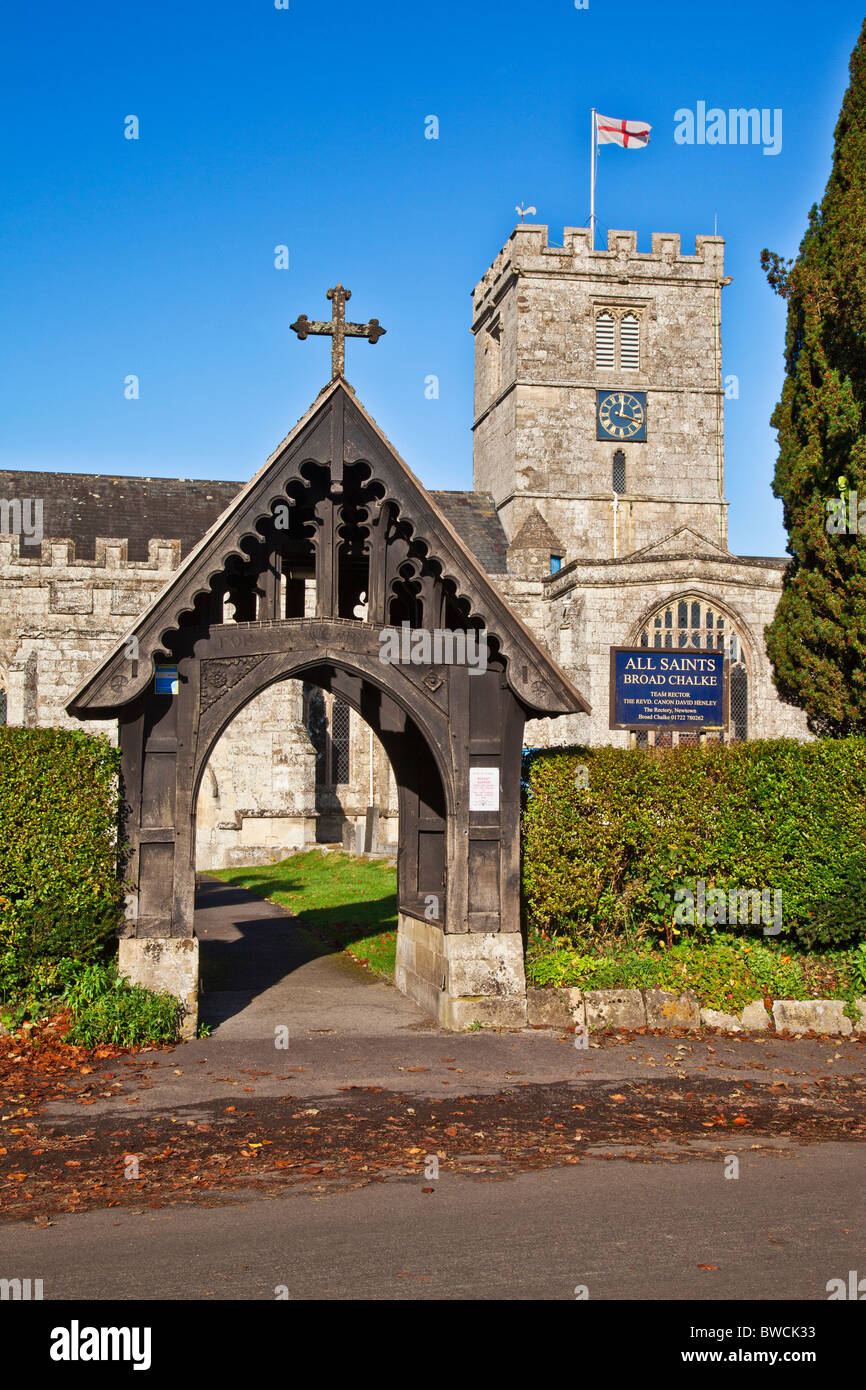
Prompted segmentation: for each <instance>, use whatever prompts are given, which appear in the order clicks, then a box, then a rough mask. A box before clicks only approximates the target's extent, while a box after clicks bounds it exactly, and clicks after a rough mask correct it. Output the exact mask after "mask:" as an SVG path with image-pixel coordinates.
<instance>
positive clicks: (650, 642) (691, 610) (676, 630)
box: [637, 595, 749, 747]
mask: <svg viewBox="0 0 866 1390" xmlns="http://www.w3.org/2000/svg"><path fill="white" fill-rule="evenodd" d="M637 645H638V646H641V647H664V648H677V649H678V648H681V647H689V648H703V649H704V650H705V651H718V652H724V653H725V655H726V656H727V658H728V669H729V673H730V682H731V684H730V719H729V725H728V730H727V735H726V737H727V739H728V740H729V741H730V742H740V741H741V740H743V739H746V738H748V736H749V670H748V665H747V662H746V649H745V644H744V642H743V639H742V636H741V635H740V633H739V632H738V631H737V627H736V624H735V623H734V622H733V621H732V619H731V617H730V615H729V614H726V613H722V612H720V611H719V607H718V605H717V604H713V603H712V602H711V601H710V600H708V599H703V598H694V597H692V596H691V595H686V596H684V597H683V598H681V599H668V600H666V601H665V602H664V603H662V604H660V605H659V607H658V608H657V609H656V610H655V612H654V613H651V614H650V616H649V618H648V619H647V620H646V622H645V623H644V624H643V626H642V628H641V631H640V635H639V637H638V642H637ZM678 741H679V743H681V744H683V743H696V742H697V741H698V735H697V734H689V733H681V734H679V736H678ZM671 742H672V736H671V731H670V730H665V731H660V732H659V733H658V734H657V735H656V746H657V747H670V745H671ZM646 743H647V738H646V734H644V735H643V739H642V741H641V739H640V738H639V740H638V746H639V747H640V746H643V747H646Z"/></svg>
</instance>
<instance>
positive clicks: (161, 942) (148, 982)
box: [117, 936, 198, 1038]
mask: <svg viewBox="0 0 866 1390" xmlns="http://www.w3.org/2000/svg"><path fill="white" fill-rule="evenodd" d="M117 966H118V969H119V971H120V973H121V975H125V976H126V978H127V979H128V980H131V981H132V983H133V984H136V985H143V986H144V987H145V989H153V990H166V991H167V992H168V993H169V994H173V995H175V997H176V998H177V999H179V1000H180V1002H181V1004H182V1005H183V1011H184V1012H183V1021H182V1024H181V1036H182V1037H184V1038H194V1037H195V1035H196V1029H197V1026H198V940H197V939H196V937H194V936H180V937H146V938H142V937H138V936H123V937H121V938H120V941H119V943H118V958H117Z"/></svg>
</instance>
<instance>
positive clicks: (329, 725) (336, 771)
mask: <svg viewBox="0 0 866 1390" xmlns="http://www.w3.org/2000/svg"><path fill="white" fill-rule="evenodd" d="M306 699H307V719H306V725H307V732H308V734H309V736H310V742H311V743H312V745H313V748H314V749H315V751H316V786H317V787H340V786H344V785H345V784H346V783H347V782H348V781H349V780H350V772H351V732H352V725H351V709H350V707H349V706H348V705H347V704H346V702H345V700H339V699H337V698H336V696H332V695H329V694H326V692H325V691H323V690H320V689H319V688H318V687H317V686H307V688H306Z"/></svg>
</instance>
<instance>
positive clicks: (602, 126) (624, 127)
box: [595, 112, 652, 150]
mask: <svg viewBox="0 0 866 1390" xmlns="http://www.w3.org/2000/svg"><path fill="white" fill-rule="evenodd" d="M595 128H596V138H597V140H598V143H599V144H600V145H622V147H623V149H626V150H639V149H642V148H643V146H644V145H648V144H649V138H650V131H651V130H652V126H651V125H647V123H646V121H620V120H616V119H615V118H614V117H612V116H600V115H599V114H598V112H596V115H595Z"/></svg>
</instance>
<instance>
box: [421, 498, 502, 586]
mask: <svg viewBox="0 0 866 1390" xmlns="http://www.w3.org/2000/svg"><path fill="white" fill-rule="evenodd" d="M430 496H431V497H432V498H433V501H434V502H435V503H436V505H437V506H438V507H439V508H440V509H441V511H442V512H443V513H444V515H445V517H446V519H447V520H448V521H450V522H451V525H452V526H453V527H454V530H455V531H456V532H457V533H458V535H459V536H460V537H461V539H462V540H463V541H465V543H466V545H468V546H469V549H470V550H471V551H472V553H473V554H474V556H475V558H476V559H477V560H480V561H481V564H482V565H483V566H484V568H485V570H486V571H487V573H488V574H504V573H505V571H506V569H507V568H508V566H507V564H506V552H507V550H508V538H507V537H506V535H505V532H504V531H503V529H502V522H501V521H500V520H499V513H498V512H497V510H496V508H495V506H494V505H493V497H492V495H491V493H489V492H431V493H430Z"/></svg>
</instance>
